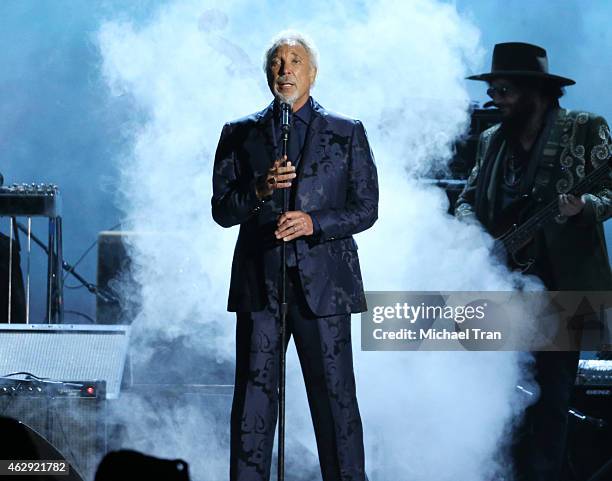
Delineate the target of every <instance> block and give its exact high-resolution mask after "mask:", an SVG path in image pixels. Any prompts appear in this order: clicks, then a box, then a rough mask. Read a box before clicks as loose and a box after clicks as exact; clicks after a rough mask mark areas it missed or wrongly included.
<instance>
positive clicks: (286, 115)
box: [281, 102, 291, 133]
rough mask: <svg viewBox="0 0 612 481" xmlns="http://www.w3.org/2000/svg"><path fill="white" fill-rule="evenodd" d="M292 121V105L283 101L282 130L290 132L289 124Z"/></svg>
mask: <svg viewBox="0 0 612 481" xmlns="http://www.w3.org/2000/svg"><path fill="white" fill-rule="evenodd" d="M290 123H291V105H289V104H288V103H287V102H283V103H281V131H282V132H283V133H285V132H287V133H288V132H289V125H290Z"/></svg>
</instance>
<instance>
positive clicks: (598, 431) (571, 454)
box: [562, 360, 612, 481]
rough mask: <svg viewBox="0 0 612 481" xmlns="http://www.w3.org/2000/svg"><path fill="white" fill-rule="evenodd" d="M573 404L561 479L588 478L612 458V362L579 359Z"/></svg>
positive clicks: (608, 477) (610, 476)
mask: <svg viewBox="0 0 612 481" xmlns="http://www.w3.org/2000/svg"><path fill="white" fill-rule="evenodd" d="M570 406H571V411H570V412H571V415H570V417H569V423H568V442H567V458H566V465H565V468H564V474H563V477H562V480H563V481H574V480H588V479H589V478H590V477H591V476H593V474H595V473H596V472H597V471H598V470H599V469H600V468H601V467H602V466H604V465H605V464H606V463H607V462H608V461H609V460H610V459H612V361H599V360H581V361H580V363H579V368H578V375H577V378H576V385H575V386H574V389H573V392H572V399H571V403H570ZM598 479H600V480H610V479H612V472H610V473H607V475H605V476H604V477H603V478H598Z"/></svg>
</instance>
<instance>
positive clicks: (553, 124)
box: [525, 109, 569, 203]
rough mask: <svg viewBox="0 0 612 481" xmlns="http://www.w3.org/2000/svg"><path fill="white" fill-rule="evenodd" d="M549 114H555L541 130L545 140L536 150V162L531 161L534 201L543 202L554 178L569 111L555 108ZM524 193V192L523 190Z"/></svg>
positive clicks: (528, 186) (565, 132) (527, 187)
mask: <svg viewBox="0 0 612 481" xmlns="http://www.w3.org/2000/svg"><path fill="white" fill-rule="evenodd" d="M551 114H553V115H555V118H554V119H550V121H549V122H548V125H547V126H546V128H545V130H544V132H542V138H543V139H546V142H545V143H543V145H542V146H541V150H540V151H539V152H537V155H538V156H539V161H538V162H533V165H534V167H535V172H534V173H533V174H535V177H533V174H532V179H533V188H532V190H531V195H532V197H533V199H534V201H535V202H538V203H540V202H544V201H547V200H549V199H547V196H545V195H544V193H545V191H546V189H547V188H548V186H549V185H550V182H551V180H552V179H553V178H554V175H555V174H554V171H555V169H556V168H558V165H557V164H558V162H559V151H560V150H561V148H562V145H561V143H562V139H563V137H564V136H565V135H567V130H568V128H567V120H568V116H569V111H568V110H567V109H556V110H554V111H553V112H552V113H551ZM529 188H530V185H527V186H526V190H528V189H529ZM525 193H526V192H525Z"/></svg>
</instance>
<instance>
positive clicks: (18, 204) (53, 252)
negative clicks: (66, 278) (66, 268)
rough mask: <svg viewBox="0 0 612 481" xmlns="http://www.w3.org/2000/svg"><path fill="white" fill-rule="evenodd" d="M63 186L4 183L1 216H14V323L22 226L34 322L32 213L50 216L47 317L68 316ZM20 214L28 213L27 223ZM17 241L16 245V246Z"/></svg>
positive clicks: (11, 267) (28, 313) (57, 319)
mask: <svg viewBox="0 0 612 481" xmlns="http://www.w3.org/2000/svg"><path fill="white" fill-rule="evenodd" d="M60 211H61V202H60V197H59V189H58V188H57V186H55V185H51V184H13V185H12V186H8V187H5V186H0V216H3V217H10V229H9V230H10V232H9V266H8V267H9V268H8V272H9V285H8V292H7V294H8V305H9V307H8V323H9V324H10V323H11V308H12V302H13V297H14V289H13V285H12V281H13V279H12V276H13V271H15V269H20V266H16V265H13V253H14V251H15V249H17V250H20V249H19V230H22V231H23V232H25V233H26V235H27V242H26V246H27V255H28V259H27V266H26V279H25V280H26V286H25V302H26V306H25V321H26V323H27V324H29V323H30V317H31V310H30V265H31V263H30V255H31V245H32V238H33V237H34V236H33V234H32V217H47V218H48V219H49V237H48V243H47V246H46V248H45V251H46V252H47V254H48V262H47V297H46V303H45V309H46V314H45V321H46V322H47V323H48V324H52V323H55V324H59V323H62V321H63V319H64V299H63V289H64V285H63V284H64V283H63V278H62V265H63V253H62V218H61V214H60ZM16 217H27V219H28V222H27V227H24V226H22V225H20V224H19V223H18V222H17V220H16ZM13 242H15V244H16V248H14V247H13Z"/></svg>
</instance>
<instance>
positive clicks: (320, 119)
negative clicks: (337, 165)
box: [295, 100, 328, 210]
mask: <svg viewBox="0 0 612 481" xmlns="http://www.w3.org/2000/svg"><path fill="white" fill-rule="evenodd" d="M312 104H313V105H312V119H311V121H310V126H309V127H308V131H307V132H306V139H305V140H304V150H303V153H302V159H301V160H300V164H299V166H298V185H297V190H296V198H295V208H296V210H300V207H301V204H302V202H301V197H300V192H302V191H304V190H305V191H308V189H309V186H308V184H309V181H308V179H307V178H304V177H301V176H300V173H301V172H302V171H304V169H306V168H308V169H309V170H312V168H311V165H312V164H313V163H316V162H317V160H318V159H317V156H316V149H315V148H314V147H315V146H316V142H317V139H318V136H319V134H320V132H321V131H322V130H324V129H325V128H326V127H327V124H328V120H327V113H326V112H325V109H323V107H321V106H320V105H319V104H318V103H317V102H315V101H314V100H313V103H312Z"/></svg>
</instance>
